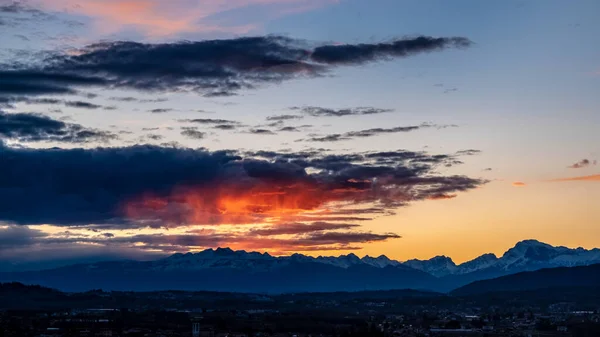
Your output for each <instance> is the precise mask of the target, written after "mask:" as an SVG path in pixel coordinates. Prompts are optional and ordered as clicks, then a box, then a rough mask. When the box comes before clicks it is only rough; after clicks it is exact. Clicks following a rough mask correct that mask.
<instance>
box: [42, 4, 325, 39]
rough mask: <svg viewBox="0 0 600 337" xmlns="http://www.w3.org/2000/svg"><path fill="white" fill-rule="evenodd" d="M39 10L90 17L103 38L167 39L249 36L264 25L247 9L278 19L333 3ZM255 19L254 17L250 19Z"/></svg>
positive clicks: (59, 6)
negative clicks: (127, 32) (123, 33)
mask: <svg viewBox="0 0 600 337" xmlns="http://www.w3.org/2000/svg"><path fill="white" fill-rule="evenodd" d="M35 3H37V4H38V5H39V6H40V8H42V9H45V10H50V11H64V10H65V9H68V12H69V13H72V14H74V15H77V16H84V17H87V18H88V20H91V21H92V27H93V28H95V30H96V32H97V33H98V34H101V35H102V36H106V35H111V34H115V33H119V32H121V31H123V30H134V31H136V32H138V33H140V34H142V35H143V36H145V37H150V38H164V37H168V36H181V35H183V36H188V35H195V36H197V35H198V34H206V33H213V34H214V33H229V34H232V33H233V34H237V35H239V34H246V33H248V31H251V30H254V29H257V28H258V27H259V25H260V24H262V23H263V22H261V21H259V22H254V21H247V20H248V19H246V18H245V16H243V15H242V14H243V13H244V11H245V10H248V9H249V10H253V9H254V10H256V12H257V13H263V15H267V17H266V18H265V17H264V16H261V18H262V20H263V21H264V20H265V19H267V18H276V17H279V16H283V15H289V14H292V13H298V12H305V11H308V10H312V9H315V8H319V7H323V6H326V5H329V4H331V3H335V1H334V0H212V1H209V2H202V3H198V2H195V1H185V0H175V1H171V2H169V3H165V2H164V1H162V0H136V1H121V0H89V1H85V2H80V1H77V0H53V1H42V0H36V1H35ZM235 13H237V15H238V16H241V17H244V21H241V22H238V21H239V20H236V21H235V22H238V23H234V21H233V20H231V19H229V20H223V16H226V15H233V14H235ZM250 17H253V16H250Z"/></svg>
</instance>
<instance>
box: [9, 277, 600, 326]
mask: <svg viewBox="0 0 600 337" xmlns="http://www.w3.org/2000/svg"><path fill="white" fill-rule="evenodd" d="M3 287H4V288H6V287H9V288H10V289H11V290H12V292H11V295H4V296H2V298H1V299H2V307H3V308H4V309H3V311H2V312H1V313H0V327H1V328H0V334H1V335H2V336H6V337H8V336H32V337H61V336H65V337H67V336H82V337H83V336H136V337H137V336H193V337H200V336H205V337H226V336H230V337H233V336H236V337H258V336H265V337H266V336H278V337H284V336H286V337H292V336H297V337H308V336H313V337H316V336H322V337H325V336H328V337H329V336H330V337H337V336H339V337H352V336H366V337H368V336H373V337H375V336H381V337H387V336H415V337H416V336H490V337H491V336H532V337H533V336H598V335H600V302H598V301H597V300H598V298H597V297H598V295H597V294H598V293H599V292H598V291H597V289H587V291H588V292H587V295H586V294H585V293H584V292H583V291H578V292H577V294H573V297H572V299H571V300H564V299H563V298H561V297H564V295H562V296H561V295H559V294H560V293H562V294H567V293H568V291H567V290H565V289H556V291H551V290H544V291H537V292H529V293H525V292H514V293H496V294H486V295H479V296H477V297H453V296H447V295H443V294H437V293H426V292H418V291H413V290H397V291H367V292H356V293H352V292H348V293H345V292H340V293H302V294H279V295H267V294H240V293H213V292H182V291H172V292H170V291H166V292H148V293H133V292H104V291H101V290H97V291H91V292H87V293H72V294H64V293H60V292H57V291H54V290H50V289H46V288H41V287H31V286H24V285H19V284H12V285H6V284H5V285H3ZM580 290H582V289H580ZM4 294H7V293H6V292H4ZM19 298H20V299H21V300H20V301H19ZM9 301H10V302H9ZM11 302H12V303H11ZM594 303H595V304H594ZM86 305H96V306H97V307H87V308H86V307H85V306H86ZM110 305H113V306H114V307H110ZM63 306H64V307H67V306H72V307H71V308H61V307H63ZM11 307H12V308H13V309H10V308H11Z"/></svg>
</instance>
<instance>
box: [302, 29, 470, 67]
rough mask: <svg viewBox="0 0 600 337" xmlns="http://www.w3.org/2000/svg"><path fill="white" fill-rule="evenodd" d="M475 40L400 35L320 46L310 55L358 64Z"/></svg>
mask: <svg viewBox="0 0 600 337" xmlns="http://www.w3.org/2000/svg"><path fill="white" fill-rule="evenodd" d="M471 44H472V42H471V41H469V40H468V39H466V38H463V37H451V38H447V37H440V38H434V37H429V36H420V37H416V38H411V39H398V40H394V41H391V42H388V43H374V44H370V43H361V44H340V45H325V46H320V47H317V48H315V49H314V50H313V52H312V54H311V59H312V60H314V61H316V62H320V63H327V64H335V65H339V64H344V65H356V64H365V63H368V62H373V61H380V60H389V59H392V58H398V57H407V56H411V55H414V54H418V53H424V52H432V51H436V50H442V49H446V48H466V47H469V46H470V45H471Z"/></svg>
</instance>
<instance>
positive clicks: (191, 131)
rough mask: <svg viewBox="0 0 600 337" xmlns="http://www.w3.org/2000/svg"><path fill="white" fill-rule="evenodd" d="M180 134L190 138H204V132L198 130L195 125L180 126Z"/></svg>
mask: <svg viewBox="0 0 600 337" xmlns="http://www.w3.org/2000/svg"><path fill="white" fill-rule="evenodd" d="M181 130H182V131H181V135H182V136H186V137H188V138H191V139H204V136H206V133H204V132H202V131H198V128H195V127H182V128H181Z"/></svg>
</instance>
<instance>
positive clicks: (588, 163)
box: [568, 159, 598, 169]
mask: <svg viewBox="0 0 600 337" xmlns="http://www.w3.org/2000/svg"><path fill="white" fill-rule="evenodd" d="M596 164H598V162H597V161H596V160H589V159H582V160H580V161H578V162H576V163H574V164H573V165H569V166H568V167H569V168H574V169H578V168H584V167H588V166H592V165H594V166H595V165H596Z"/></svg>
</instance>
